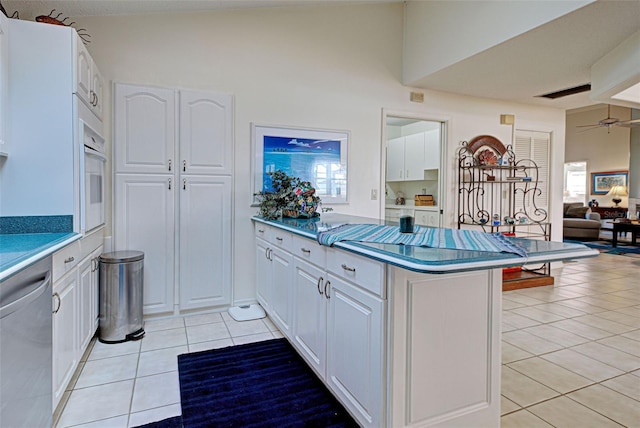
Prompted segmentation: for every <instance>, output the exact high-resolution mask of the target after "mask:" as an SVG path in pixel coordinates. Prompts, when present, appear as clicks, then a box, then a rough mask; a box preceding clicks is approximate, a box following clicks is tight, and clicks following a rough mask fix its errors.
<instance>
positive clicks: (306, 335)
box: [293, 258, 327, 379]
mask: <svg viewBox="0 0 640 428" xmlns="http://www.w3.org/2000/svg"><path fill="white" fill-rule="evenodd" d="M294 269H295V270H294V291H293V295H294V305H293V308H294V309H293V344H294V346H295V347H296V348H298V351H299V352H300V354H301V355H302V356H303V357H304V359H305V360H306V361H307V363H308V364H309V365H310V366H311V367H312V368H313V369H314V370H315V371H316V373H318V375H319V376H320V377H322V378H323V379H324V377H325V374H326V373H325V370H326V364H327V363H326V349H327V340H326V334H327V327H326V322H327V299H326V298H325V297H324V286H325V283H326V281H327V274H326V272H324V271H323V270H321V269H319V268H317V267H315V266H314V265H311V264H309V263H306V262H304V261H302V260H300V259H298V258H295V259H294Z"/></svg>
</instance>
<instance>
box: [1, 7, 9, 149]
mask: <svg viewBox="0 0 640 428" xmlns="http://www.w3.org/2000/svg"><path fill="white" fill-rule="evenodd" d="M8 84H9V23H8V22H7V17H5V16H4V14H2V13H0V156H7V155H8V154H9V139H8V138H7V137H8V131H7V124H8V120H7V108H8V100H7V90H8Z"/></svg>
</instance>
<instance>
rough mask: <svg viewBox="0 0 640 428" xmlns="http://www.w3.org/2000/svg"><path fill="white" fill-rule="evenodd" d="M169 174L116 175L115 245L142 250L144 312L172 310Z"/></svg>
mask: <svg viewBox="0 0 640 428" xmlns="http://www.w3.org/2000/svg"><path fill="white" fill-rule="evenodd" d="M172 180H173V178H172V176H170V175H160V174H157V175H153V174H145V175H136V174H116V180H115V190H114V194H115V206H116V209H115V217H114V248H115V249H116V250H139V251H143V252H144V289H143V293H144V313H145V314H151V313H163V312H172V311H173V302H174V297H173V296H174V293H173V284H174V278H173V274H174V252H175V251H174V242H175V231H174V217H175V211H174V200H175V195H174V193H175V186H176V183H175V182H172Z"/></svg>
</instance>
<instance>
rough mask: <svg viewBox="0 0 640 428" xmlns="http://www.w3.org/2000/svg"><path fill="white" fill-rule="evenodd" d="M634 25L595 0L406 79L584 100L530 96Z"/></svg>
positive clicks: (88, 6)
mask: <svg viewBox="0 0 640 428" xmlns="http://www.w3.org/2000/svg"><path fill="white" fill-rule="evenodd" d="M391 1H392V2H399V1H400V0H360V1H358V0H175V1H166V0H144V1H137V0H126V1H125V0H117V1H116V0H91V1H88V0H30V1H25V0H2V3H3V5H4V7H5V9H6V10H7V12H8V13H9V14H11V13H12V12H13V11H16V10H17V11H19V12H20V17H21V18H22V19H33V18H34V17H35V16H36V15H43V14H44V15H46V14H48V13H49V12H50V11H51V10H52V9H56V13H58V12H63V13H64V16H71V17H74V16H88V15H93V16H96V15H98V16H100V15H118V14H143V13H171V12H179V11H199V10H221V9H230V8H243V7H253V8H255V7H293V6H295V7H303V6H318V5H335V4H365V3H387V2H391ZM539 1H541V0H539ZM487 31H490V29H487ZM638 31H640V1H638V0H628V1H618V0H599V1H595V2H593V3H591V4H588V5H586V6H584V7H582V8H580V9H578V10H576V11H574V12H571V13H568V14H566V15H564V16H562V17H560V18H558V19H554V20H552V21H550V22H548V23H546V24H543V25H541V26H538V27H537V28H534V29H532V30H530V31H527V32H525V33H523V34H521V35H518V36H516V37H513V38H511V39H509V40H506V41H504V42H502V43H500V44H498V45H496V46H493V47H491V48H489V49H486V50H484V51H482V52H478V53H476V54H475V55H472V56H470V57H468V58H465V59H463V60H461V61H458V62H456V63H455V64H452V65H450V66H448V67H445V68H444V69H441V70H437V71H436V72H433V73H431V74H429V75H426V76H423V77H422V78H420V79H418V80H416V81H415V82H409V83H410V85H411V86H416V87H422V88H426V89H433V90H440V91H445V92H454V93H461V94H466V95H473V96H478V97H485V98H495V99H503V100H509V101H514V102H521V103H526V104H536V105H543V106H550V107H556V108H560V109H573V108H578V107H584V106H588V105H592V104H596V103H597V102H598V101H595V100H592V99H591V98H590V97H589V93H588V92H585V93H581V94H576V95H570V96H567V97H564V98H558V99H555V100H549V99H545V98H539V97H537V96H538V95H542V94H545V93H548V92H553V91H557V90H561V89H566V88H569V87H573V86H578V85H583V84H585V83H589V82H591V68H592V66H593V65H594V64H595V63H596V62H598V61H599V60H600V59H601V58H603V57H604V56H605V55H607V54H608V53H610V52H611V51H612V50H614V49H615V48H616V47H617V46H619V45H620V44H621V43H622V42H623V41H625V40H626V39H628V38H629V37H630V36H631V35H633V34H634V33H635V32H638ZM636 53H637V58H633V61H635V60H636V59H637V64H638V70H640V49H639V50H638V51H637V52H636ZM600 101H601V100H600ZM613 103H614V104H615V101H613ZM637 108H640V99H638V105H637Z"/></svg>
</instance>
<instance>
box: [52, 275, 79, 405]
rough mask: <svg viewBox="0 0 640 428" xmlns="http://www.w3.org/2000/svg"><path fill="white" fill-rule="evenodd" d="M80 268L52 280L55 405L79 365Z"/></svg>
mask: <svg viewBox="0 0 640 428" xmlns="http://www.w3.org/2000/svg"><path fill="white" fill-rule="evenodd" d="M78 288H79V287H78V270H77V269H74V270H72V271H71V273H69V274H68V275H66V276H65V277H64V278H63V279H60V280H58V281H56V282H54V284H53V337H52V344H53V408H54V409H55V408H56V406H57V405H58V403H59V402H60V399H61V398H62V395H63V394H64V391H65V390H66V388H67V384H68V383H69V381H70V380H71V377H72V376H73V373H74V371H75V369H76V366H77V365H78V361H79V358H80V355H79V354H78V347H79V344H78V333H77V332H78V306H77V305H78Z"/></svg>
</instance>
